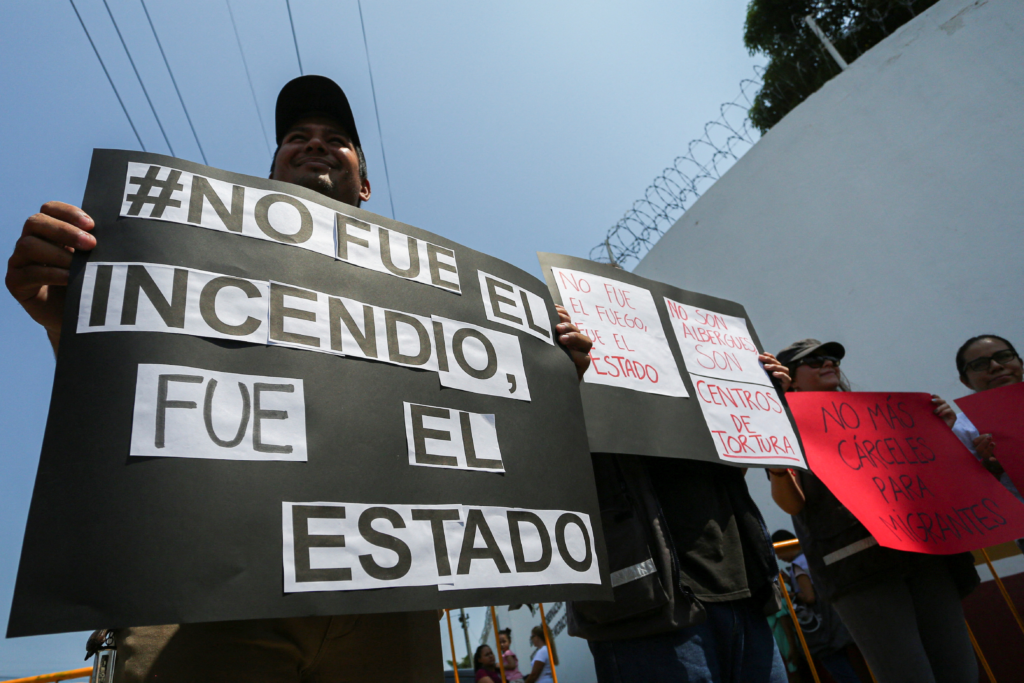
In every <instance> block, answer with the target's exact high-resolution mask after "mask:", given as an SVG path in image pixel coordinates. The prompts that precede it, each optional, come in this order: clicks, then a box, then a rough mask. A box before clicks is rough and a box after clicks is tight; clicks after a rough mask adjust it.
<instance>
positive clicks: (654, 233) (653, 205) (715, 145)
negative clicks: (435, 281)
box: [588, 69, 762, 268]
mask: <svg viewBox="0 0 1024 683" xmlns="http://www.w3.org/2000/svg"><path fill="white" fill-rule="evenodd" d="M761 86H762V82H761V79H760V69H757V70H755V77H754V78H746V79H743V80H742V81H740V94H739V95H738V96H737V97H736V99H734V100H733V101H731V102H726V103H725V104H722V105H721V106H720V107H719V108H718V111H719V116H718V118H717V119H715V120H714V121H709V122H708V123H706V124H705V125H704V134H703V135H702V136H701V137H699V138H697V139H695V140H691V141H690V143H689V145H687V149H686V154H683V155H681V156H678V157H676V158H675V160H674V161H673V162H672V165H671V166H669V167H668V168H666V169H665V170H664V171H662V172H661V175H659V176H658V177H657V178H655V179H654V181H653V182H652V183H651V184H650V185H649V186H648V187H647V190H646V191H645V192H644V197H643V199H639V200H637V201H635V202H633V206H632V207H631V208H630V209H629V211H627V212H626V215H624V216H623V217H622V218H621V219H620V220H619V222H618V223H616V224H615V225H614V226H612V228H611V229H609V230H608V233H607V234H606V235H605V239H604V241H602V242H601V243H600V244H598V245H597V246H595V247H594V248H593V249H591V250H590V254H589V256H588V258H590V260H592V261H599V262H601V263H612V264H615V265H617V266H619V267H621V268H625V267H626V266H627V265H630V264H632V262H634V261H639V260H640V259H641V258H642V257H643V255H644V254H646V253H647V251H648V250H649V249H650V248H651V247H652V246H654V243H655V242H657V241H658V239H659V238H660V237H661V236H662V235H664V234H665V231H666V230H668V229H669V228H670V227H671V226H672V224H673V223H675V222H676V221H677V220H678V219H679V217H680V216H682V215H683V213H684V212H685V211H686V210H687V209H688V208H689V207H690V205H692V204H693V202H695V201H696V200H697V198H698V197H700V196H701V194H703V193H704V191H705V190H706V189H707V188H708V187H710V186H711V185H712V184H713V183H714V182H715V181H716V180H718V179H719V178H721V177H722V174H723V173H725V172H726V171H727V170H728V169H729V167H730V166H732V165H733V164H734V163H735V162H736V160H737V159H739V158H740V157H741V156H743V154H744V153H745V152H746V151H747V150H748V149H750V148H751V147H752V146H753V145H754V143H755V142H757V140H758V139H759V138H760V134H759V133H758V132H757V129H755V128H754V127H753V126H752V125H751V124H750V118H749V117H748V115H747V112H748V111H749V109H750V107H751V105H752V104H753V99H754V95H756V94H757V91H758V90H760V88H761Z"/></svg>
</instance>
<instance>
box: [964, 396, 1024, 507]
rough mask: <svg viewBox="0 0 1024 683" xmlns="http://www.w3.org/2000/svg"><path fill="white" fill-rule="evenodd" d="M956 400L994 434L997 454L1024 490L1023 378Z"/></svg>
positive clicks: (979, 426) (982, 428)
mask: <svg viewBox="0 0 1024 683" xmlns="http://www.w3.org/2000/svg"><path fill="white" fill-rule="evenodd" d="M956 404H957V405H958V406H960V409H961V410H963V411H964V414H965V415H967V417H968V418H969V419H970V420H971V422H972V423H973V424H974V426H975V427H977V429H978V433H979V434H991V435H992V445H993V446H994V447H995V456H996V459H998V460H999V464H1000V465H1002V466H1003V469H1004V470H1006V473H1007V474H1009V475H1010V479H1012V480H1013V483H1014V484H1016V485H1017V489H1018V490H1024V382H1018V383H1017V384H1011V385H1009V386H1005V387H998V388H996V389H988V390H986V391H979V392H978V393H976V394H972V395H971V396H964V397H963V398H958V399H957V400H956Z"/></svg>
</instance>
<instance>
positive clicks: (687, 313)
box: [665, 297, 772, 387]
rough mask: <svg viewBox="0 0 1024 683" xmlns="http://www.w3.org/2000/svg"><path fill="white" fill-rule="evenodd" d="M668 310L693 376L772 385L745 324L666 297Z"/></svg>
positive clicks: (744, 321)
mask: <svg viewBox="0 0 1024 683" xmlns="http://www.w3.org/2000/svg"><path fill="white" fill-rule="evenodd" d="M665 306H666V307H667V308H668V317H669V318H670V319H671V320H672V329H673V330H674V331H675V333H676V341H677V342H679V350H680V351H682V353H683V362H685V363H686V369H687V370H689V371H690V373H692V374H695V375H703V376H704V377H717V378H718V379H731V380H736V381H737V382H752V383H753V384H761V385H764V386H767V387H770V386H771V385H772V382H771V380H770V379H769V378H768V373H766V372H765V371H764V369H763V368H762V367H761V364H760V363H759V362H758V360H757V356H758V353H757V347H756V346H754V341H753V340H752V339H751V338H750V333H749V332H748V331H747V321H746V320H744V319H743V318H737V317H736V316H732V315H725V314H724V313H715V312H714V311H709V310H707V309H704V308H696V307H695V306H688V305H686V304H682V303H679V302H678V301H673V300H672V299H669V298H668V297H665Z"/></svg>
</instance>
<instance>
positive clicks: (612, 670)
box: [589, 600, 787, 683]
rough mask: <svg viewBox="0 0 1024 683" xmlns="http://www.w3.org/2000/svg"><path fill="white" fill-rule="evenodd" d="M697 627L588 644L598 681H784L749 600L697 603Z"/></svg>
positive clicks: (782, 668) (761, 616)
mask: <svg viewBox="0 0 1024 683" xmlns="http://www.w3.org/2000/svg"><path fill="white" fill-rule="evenodd" d="M703 604H704V608H705V610H706V611H707V614H708V618H707V621H705V622H704V623H702V624H697V625H696V626H688V627H687V628H684V629H681V630H679V631H673V632H672V633H662V634H659V635H656V636H648V637H646V638H632V639H630V640H610V641H590V642H589V644H590V652H591V653H592V654H593V655H594V665H595V668H596V669H597V680H598V683H638V682H640V681H643V682H644V683H675V682H676V681H679V682H680V683H683V682H685V683H786V681H787V678H786V667H785V665H784V664H783V663H782V656H781V655H780V654H779V648H778V646H777V645H776V644H775V638H774V637H773V636H772V632H771V629H770V628H769V627H768V620H767V619H766V618H765V616H764V614H763V613H762V610H761V609H760V607H756V606H755V605H753V604H752V603H751V601H750V600H732V601H729V602H706V603H703Z"/></svg>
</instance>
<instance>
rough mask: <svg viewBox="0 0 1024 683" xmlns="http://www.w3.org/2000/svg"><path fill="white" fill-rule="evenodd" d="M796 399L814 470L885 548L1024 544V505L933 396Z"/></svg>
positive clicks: (947, 550)
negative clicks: (1023, 540)
mask: <svg viewBox="0 0 1024 683" xmlns="http://www.w3.org/2000/svg"><path fill="white" fill-rule="evenodd" d="M787 398H788V400H789V406H790V409H791V410H792V413H793V417H794V418H795V419H796V423H797V427H798V428H799V431H800V436H801V439H802V440H803V445H804V453H805V455H806V457H807V462H808V464H809V465H810V468H811V470H812V471H813V472H814V474H815V475H817V476H818V478H819V479H821V481H822V482H824V484H825V485H826V486H827V487H828V488H829V490H830V491H832V493H833V494H835V496H836V498H838V499H839V501H840V502H841V503H842V504H843V505H845V506H846V508H847V509H849V510H850V512H852V513H853V514H854V516H856V517H857V519H858V520H860V522H861V523H862V524H863V525H864V526H865V527H867V529H868V531H870V532H871V535H872V536H874V537H875V539H876V540H877V541H878V542H879V544H880V545H883V546H886V547H889V548H896V549H898V550H908V551H914V552H921V553H930V554H935V555H946V554H951V553H958V552H963V551H966V550H974V549H977V548H984V547H987V546H991V545H995V544H998V543H1003V542H1006V541H1011V540H1014V539H1016V538H1019V537H1021V536H1024V505H1022V504H1021V503H1020V502H1018V501H1017V500H1016V499H1015V498H1014V497H1013V496H1012V495H1011V494H1010V493H1009V492H1008V491H1007V490H1006V489H1005V488H1003V487H1002V486H1001V485H1000V484H999V482H998V481H996V480H995V479H994V478H993V477H992V475H990V474H989V473H988V472H987V471H985V468H984V467H983V466H982V465H981V463H979V462H978V461H977V460H976V459H975V458H974V457H972V456H971V454H970V453H968V452H967V451H966V450H965V449H964V447H963V445H962V444H961V443H960V442H959V440H957V438H956V436H954V435H953V432H952V431H951V430H950V429H949V427H947V426H946V424H945V423H944V422H943V421H942V420H941V419H940V418H939V417H937V416H936V415H935V414H934V413H933V411H934V406H933V405H932V401H931V396H930V395H929V394H902V393H901V394H885V393H873V392H863V393H862V392H856V393H855V392H806V393H799V392H798V393H791V394H788V396H787Z"/></svg>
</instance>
